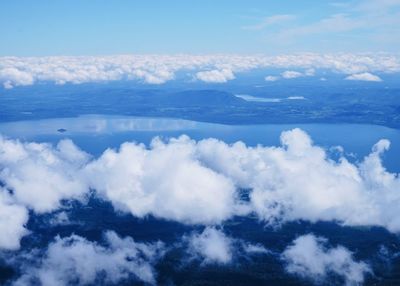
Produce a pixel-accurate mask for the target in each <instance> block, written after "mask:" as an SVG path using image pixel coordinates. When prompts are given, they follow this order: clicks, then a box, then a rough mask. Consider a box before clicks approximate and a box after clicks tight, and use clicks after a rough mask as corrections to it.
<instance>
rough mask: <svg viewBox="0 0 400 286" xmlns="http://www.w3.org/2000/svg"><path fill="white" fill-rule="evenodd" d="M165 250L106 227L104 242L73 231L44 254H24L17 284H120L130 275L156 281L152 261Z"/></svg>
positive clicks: (130, 276)
mask: <svg viewBox="0 0 400 286" xmlns="http://www.w3.org/2000/svg"><path fill="white" fill-rule="evenodd" d="M163 254H164V245H163V243H161V242H156V243H138V242H135V241H134V240H133V239H132V238H130V237H126V238H121V237H119V236H118V235H117V234H116V233H115V232H112V231H107V232H106V233H105V235H104V244H99V243H96V242H91V241H89V240H87V239H85V238H83V237H80V236H77V235H72V236H69V237H64V238H60V237H57V238H56V239H55V241H54V242H52V243H50V245H49V246H48V248H47V250H46V251H45V253H44V254H42V255H38V254H37V251H36V252H35V251H33V252H32V253H30V254H26V255H24V256H23V258H24V259H25V260H26V258H28V260H29V261H28V262H27V261H23V262H24V264H23V267H22V270H23V271H22V272H23V275H22V276H21V277H19V278H18V279H17V280H16V281H15V282H14V285H16V286H24V285H33V284H35V285H36V284H40V285H43V286H47V285H48V286H50V285H72V284H74V285H89V284H90V285H92V284H97V283H98V282H100V281H101V284H107V285H109V284H113V285H114V284H118V283H121V282H123V281H125V280H127V279H136V280H139V281H143V282H146V283H150V284H155V283H156V273H155V271H154V268H153V264H154V263H155V262H156V261H157V260H158V259H159V258H160V257H162V255H163Z"/></svg>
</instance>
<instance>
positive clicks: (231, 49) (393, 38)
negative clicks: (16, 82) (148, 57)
mask: <svg viewBox="0 0 400 286" xmlns="http://www.w3.org/2000/svg"><path fill="white" fill-rule="evenodd" d="M0 35H1V42H2V44H1V45H0V56H14V55H15V56H45V55H104V54H127V53H129V54H130V53H174V54H176V53H193V54H199V53H201V54H202V53H242V54H243V53H266V54H281V53H293V52H307V51H311V52H321V53H325V52H367V51H368V52H376V51H386V52H396V51H398V46H399V44H400V36H399V35H400V1H399V0H358V1H336V0H333V1H320V0H305V1H296V0H291V1H290V0H280V1H276V0H275V1H272V0H253V1H249V0H246V1H245V0H230V1H229V0H218V1H216V0H203V1H183V0H170V1H165V0H164V1H163V0H147V1H126V0H115V1H101V0H97V1H93V0H86V1H74V0H68V1H67V0H58V1H52V0H36V1H22V0H2V1H1V2H0Z"/></svg>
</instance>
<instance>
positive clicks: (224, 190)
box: [85, 136, 239, 224]
mask: <svg viewBox="0 0 400 286" xmlns="http://www.w3.org/2000/svg"><path fill="white" fill-rule="evenodd" d="M195 149H196V144H195V142H194V141H192V140H190V139H189V138H188V137H186V136H182V137H179V138H178V139H171V140H170V141H169V142H168V143H164V142H162V141H161V140H159V139H155V140H153V141H152V143H151V149H146V148H145V147H144V146H143V145H137V144H134V143H125V144H123V145H121V147H120V149H119V151H115V150H107V151H106V152H105V153H104V154H103V155H102V156H101V157H100V158H99V159H97V160H95V161H93V162H91V163H90V164H88V165H87V167H86V169H85V177H87V178H88V180H89V185H90V187H91V188H93V189H96V190H97V192H98V193H99V194H100V195H101V196H102V197H104V198H106V199H108V200H110V201H111V202H112V204H113V205H114V206H115V207H116V208H117V209H121V210H125V211H129V212H131V213H132V214H133V215H135V216H138V217H144V216H147V215H150V214H151V215H154V216H156V217H158V218H164V219H171V220H175V221H179V222H183V223H200V224H202V223H205V224H208V223H219V222H221V221H223V220H225V219H228V218H230V217H231V216H232V215H233V214H234V213H235V212H236V208H237V207H239V206H236V202H235V197H236V190H235V187H234V185H233V184H232V182H231V181H230V179H229V178H227V177H224V176H222V175H220V174H218V173H217V172H215V171H213V170H212V169H209V168H206V167H204V166H203V165H202V164H201V163H200V162H199V161H198V160H197V159H196V157H195V151H196V150H195Z"/></svg>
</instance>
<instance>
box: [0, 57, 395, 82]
mask: <svg viewBox="0 0 400 286" xmlns="http://www.w3.org/2000/svg"><path fill="white" fill-rule="evenodd" d="M268 68H280V69H288V68H290V69H299V70H300V71H296V70H295V71H293V70H289V72H290V73H287V72H285V73H284V74H283V77H289V78H292V77H293V76H294V75H297V76H299V75H300V73H301V75H302V76H304V75H311V74H310V71H313V70H315V69H323V70H330V71H332V72H338V73H342V74H348V75H350V76H351V75H353V74H361V75H363V74H364V76H362V77H363V78H365V75H366V74H367V73H373V72H378V73H392V72H399V71H400V59H399V57H398V56H395V55H389V54H313V53H304V54H295V55H281V56H261V55H258V56H251V55H250V56H242V55H197V56H196V55H175V56H173V55H170V56H168V55H121V56H104V57H89V56H88V57H66V56H60V57H25V58H23V57H0V84H2V85H3V87H4V88H12V87H15V86H26V85H32V84H35V83H38V82H51V83H55V84H65V83H73V84H80V83H87V82H104V81H117V80H134V81H136V82H141V83H146V84H163V83H165V82H167V81H170V80H173V79H175V78H176V74H177V73H178V72H184V73H186V74H189V75H190V76H189V78H188V80H189V81H191V80H193V79H195V80H200V81H204V82H209V83H224V82H227V81H229V80H233V79H235V77H236V76H235V75H236V74H237V73H242V72H245V71H250V70H254V69H268ZM293 72H295V73H296V74H294V73H293ZM359 76H360V75H359ZM359 76H358V77H359ZM273 79H275V78H274V77H267V80H273Z"/></svg>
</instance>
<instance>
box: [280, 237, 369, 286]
mask: <svg viewBox="0 0 400 286" xmlns="http://www.w3.org/2000/svg"><path fill="white" fill-rule="evenodd" d="M281 257H282V259H283V260H284V261H285V262H286V270H287V271H288V272H289V273H292V274H296V275H299V276H301V277H304V278H309V279H311V280H313V281H314V282H316V283H318V284H319V283H323V282H324V280H325V279H327V278H328V277H329V276H330V275H332V274H334V275H337V276H340V277H341V278H342V279H343V281H344V283H343V284H345V285H360V284H362V283H363V282H364V276H365V274H367V273H370V272H371V269H370V267H369V266H368V265H367V264H366V263H365V262H357V261H355V260H354V258H353V254H352V253H351V252H350V251H349V250H348V249H347V248H345V247H343V246H340V245H339V246H337V247H329V246H328V241H327V240H326V239H325V238H321V237H316V236H314V235H312V234H308V235H303V236H300V237H298V238H297V239H295V240H294V241H293V244H292V245H290V246H288V247H287V248H286V249H285V251H284V252H283V253H282V256H281Z"/></svg>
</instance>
